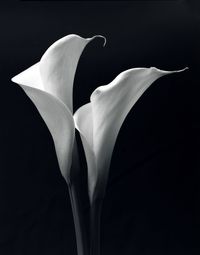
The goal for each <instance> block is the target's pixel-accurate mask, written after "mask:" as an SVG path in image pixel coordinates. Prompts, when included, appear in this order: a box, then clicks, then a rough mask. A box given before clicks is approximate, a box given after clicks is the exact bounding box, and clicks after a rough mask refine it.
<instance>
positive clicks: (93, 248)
mask: <svg viewBox="0 0 200 255" xmlns="http://www.w3.org/2000/svg"><path fill="white" fill-rule="evenodd" d="M72 168H73V169H71V170H72V171H71V172H72V173H73V175H74V176H72V178H71V179H72V182H71V183H68V190H69V196H70V201H71V207H72V213H73V219H74V227H75V234H76V244H77V254H78V255H100V221H101V210H102V204H103V199H99V200H98V199H97V200H94V201H93V202H92V203H91V204H90V221H89V224H90V231H89V238H88V237H87V231H86V221H85V220H84V217H83V210H82V209H83V208H82V201H81V196H80V192H81V190H80V189H79V188H80V186H79V185H80V182H79V181H78V177H79V176H78V175H79V173H80V170H81V169H80V164H79V157H78V148H77V143H76V141H75V143H74V152H73V159H72ZM76 180H77V181H76ZM88 247H89V249H88Z"/></svg>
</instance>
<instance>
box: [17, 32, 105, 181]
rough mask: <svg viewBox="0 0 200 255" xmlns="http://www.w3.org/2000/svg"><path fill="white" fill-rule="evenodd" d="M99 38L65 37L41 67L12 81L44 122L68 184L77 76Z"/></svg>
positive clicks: (56, 44)
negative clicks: (82, 60)
mask: <svg viewBox="0 0 200 255" xmlns="http://www.w3.org/2000/svg"><path fill="white" fill-rule="evenodd" d="M96 37H103V36H100V35H97V36H94V37H92V38H87V39H84V38H82V37H80V36H78V35H75V34H71V35H68V36H65V37H63V38H61V39H59V40H58V41H56V42H55V43H53V44H52V45H51V46H50V47H49V48H48V49H47V50H46V52H45V53H44V55H43V56H42V58H41V60H40V61H39V62H38V63H36V64H34V65H33V66H31V67H30V68H28V69H26V70H25V71H23V72H21V73H20V74H18V75H16V76H15V77H13V78H12V81H13V82H15V83H17V84H18V85H20V86H21V87H22V89H23V90H24V91H25V93H26V94H27V95H28V97H29V98H30V99H31V100H32V102H33V103H34V104H35V106H36V108H37V109H38V111H39V113H40V115H41V116H42V118H43V120H44V121H45V123H46V125H47V127H48V129H49V131H50V133H51V135H52V138H53V141H54V145H55V150H56V154H57V158H58V163H59V167H60V170H61V173H62V175H63V176H64V178H65V180H66V181H67V182H70V168H71V161H72V150H73V144H74V133H75V128H74V121H73V116H72V110H73V106H72V103H73V102H72V98H73V97H72V93H73V83H74V76H75V72H76V68H77V65H78V61H79V58H80V56H81V54H82V52H83V50H84V48H85V47H86V45H87V44H88V43H89V42H91V41H92V40H93V39H94V38H96ZM103 38H104V37H103ZM104 40H105V38H104Z"/></svg>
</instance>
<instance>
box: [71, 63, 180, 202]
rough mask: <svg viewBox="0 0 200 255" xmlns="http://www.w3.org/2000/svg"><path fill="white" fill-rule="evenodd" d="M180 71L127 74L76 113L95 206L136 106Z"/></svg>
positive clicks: (139, 70) (140, 70)
mask: <svg viewBox="0 0 200 255" xmlns="http://www.w3.org/2000/svg"><path fill="white" fill-rule="evenodd" d="M184 70H185V69H184ZM180 71H183V70H180ZM180 71H162V70H159V69H157V68H154V67H151V68H134V69H130V70H127V71H124V72H122V73H121V74H119V75H118V76H117V77H116V78H115V79H114V80H113V81H112V82H111V83H110V84H108V85H106V86H101V87H99V88H97V89H96V90H95V91H94V92H93V93H92V95H91V98H90V99H91V102H90V103H88V104H86V105H84V106H82V107H81V108H79V109H78V111H77V112H76V113H75V115H74V119H75V126H76V128H77V129H78V130H79V132H80V134H81V139H82V142H83V146H84V150H85V154H86V160H87V165H88V186H89V196H90V200H91V203H92V201H93V200H95V199H96V198H99V197H101V196H104V192H105V187H106V182H107V178H108V171H109V166H110V161H111V156H112V152H113V148H114V145H115V141H116V138H117V135H118V133H119V130H120V128H121V126H122V124H123V122H124V119H125V118H126V116H127V114H128V113H129V111H130V110H131V108H132V107H133V105H134V104H135V103H136V102H137V100H138V99H139V98H140V97H141V95H142V94H143V93H144V92H145V90H146V89H147V88H148V87H149V86H150V85H151V84H152V83H153V82H154V81H155V80H157V79H158V78H159V77H161V76H163V75H166V74H170V73H174V72H180Z"/></svg>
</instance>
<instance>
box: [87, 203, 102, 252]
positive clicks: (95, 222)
mask: <svg viewBox="0 0 200 255" xmlns="http://www.w3.org/2000/svg"><path fill="white" fill-rule="evenodd" d="M102 204H103V200H102V199H99V200H95V201H94V202H93V203H92V205H91V208H90V255H100V254H101V249H100V247H101V239H100V235H101V232H100V223H101V210H102Z"/></svg>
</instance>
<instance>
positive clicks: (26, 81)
mask: <svg viewBox="0 0 200 255" xmlns="http://www.w3.org/2000/svg"><path fill="white" fill-rule="evenodd" d="M11 80H12V81H13V82H14V83H17V84H20V85H25V86H29V87H32V88H36V89H40V90H44V87H43V84H42V80H41V76H40V70H39V62H38V63H37V64H35V65H33V66H31V67H29V68H28V69H26V70H25V71H23V72H21V73H20V74H17V75H16V76H14V77H13V78H12V79H11Z"/></svg>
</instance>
